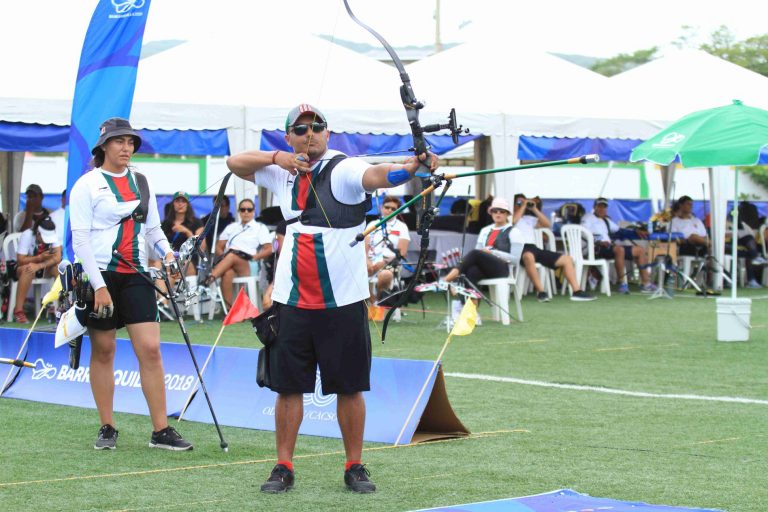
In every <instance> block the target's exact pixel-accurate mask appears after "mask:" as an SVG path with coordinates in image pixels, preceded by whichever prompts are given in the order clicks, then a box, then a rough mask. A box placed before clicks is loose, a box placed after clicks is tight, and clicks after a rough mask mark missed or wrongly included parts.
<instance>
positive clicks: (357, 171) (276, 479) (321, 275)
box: [227, 104, 437, 493]
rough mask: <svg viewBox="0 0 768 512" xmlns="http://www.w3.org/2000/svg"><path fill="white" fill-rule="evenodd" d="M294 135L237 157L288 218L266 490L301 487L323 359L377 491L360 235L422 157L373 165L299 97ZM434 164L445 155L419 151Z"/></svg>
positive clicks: (288, 126) (233, 162)
mask: <svg viewBox="0 0 768 512" xmlns="http://www.w3.org/2000/svg"><path fill="white" fill-rule="evenodd" d="M285 132H286V134H285V140H286V142H287V143H288V145H289V146H290V147H291V148H292V149H293V152H285V151H257V150H253V151H245V152H243V153H239V154H237V155H234V156H232V157H230V158H229V159H228V160H227V165H228V167H229V168H230V170H232V172H233V173H235V174H236V175H238V176H240V177H241V178H244V179H247V180H251V181H253V182H254V183H256V184H257V185H259V186H262V187H265V188H267V189H268V190H270V191H271V192H272V193H273V194H274V195H275V198H276V199H277V202H278V204H279V205H280V209H281V211H282V213H283V217H284V218H285V219H287V222H288V224H287V227H286V234H285V239H284V246H283V248H282V251H281V252H282V257H281V258H280V259H279V260H278V263H277V269H276V271H275V283H274V289H273V292H272V300H273V303H274V304H275V305H276V306H277V308H278V313H277V315H278V325H279V331H278V334H277V339H276V341H275V342H274V343H273V344H271V345H270V346H269V350H268V352H269V356H268V361H269V368H270V372H271V375H270V378H271V382H270V383H269V387H270V389H272V391H275V392H276V393H277V394H278V397H277V401H276V404H275V441H276V447H277V464H276V465H275V467H274V468H273V470H272V473H271V475H270V477H269V479H268V480H267V481H266V482H265V483H264V484H263V485H262V486H261V490H262V491H263V492H268V493H279V492H284V491H287V490H289V489H290V488H291V487H293V483H294V473H293V453H294V447H295V445H296V438H297V435H298V431H299V426H300V425H301V421H302V419H303V396H302V395H303V393H311V392H314V390H315V378H316V377H315V375H316V371H317V368H318V367H319V369H320V376H321V382H322V389H323V394H326V395H327V394H332V393H335V394H336V395H337V415H338V421H339V427H340V429H341V435H342V438H343V440H344V451H345V453H346V465H345V471H344V482H345V484H346V486H347V488H348V489H350V490H352V491H354V492H359V493H369V492H374V491H375V490H376V486H375V485H374V484H373V482H371V481H370V480H369V478H368V476H369V472H368V470H367V468H366V467H365V466H364V465H363V464H362V461H361V459H362V446H363V429H364V425H365V401H364V399H363V394H362V392H363V391H368V390H369V389H370V369H371V338H370V333H369V331H368V321H367V308H366V305H365V299H366V298H367V297H368V283H367V277H368V272H367V268H366V267H367V264H366V255H365V249H364V247H363V245H360V244H357V245H355V246H354V247H350V241H352V240H353V239H354V238H355V236H356V235H357V234H358V233H360V232H361V231H362V229H363V228H364V226H365V213H366V212H367V211H368V210H369V209H370V207H371V201H370V194H371V192H373V191H374V190H376V189H379V188H389V187H394V186H397V185H400V184H403V183H405V182H407V181H408V180H410V179H411V178H412V177H413V175H414V173H415V172H416V171H417V169H418V167H419V161H418V160H417V159H416V158H409V159H407V160H406V161H405V163H403V164H393V163H380V164H376V165H369V164H368V163H366V162H365V161H363V160H361V159H359V158H352V157H347V156H345V155H344V154H342V153H340V152H338V151H334V150H329V149H328V140H329V138H330V132H329V131H328V124H327V121H326V117H325V116H324V115H323V114H322V113H321V112H320V111H319V110H318V109H316V108H315V107H313V106H311V105H307V104H303V105H299V106H297V107H296V108H294V109H293V110H291V111H290V112H289V113H288V117H287V118H286V121H285ZM419 159H420V160H421V161H423V162H424V163H425V164H428V165H429V167H430V170H432V171H434V170H435V169H436V168H437V158H435V157H434V155H431V154H426V153H425V154H422V155H419Z"/></svg>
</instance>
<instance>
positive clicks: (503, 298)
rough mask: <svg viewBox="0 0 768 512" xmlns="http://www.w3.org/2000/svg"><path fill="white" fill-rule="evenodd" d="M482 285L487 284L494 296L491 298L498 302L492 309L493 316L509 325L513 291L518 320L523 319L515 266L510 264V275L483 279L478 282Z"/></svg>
mask: <svg viewBox="0 0 768 512" xmlns="http://www.w3.org/2000/svg"><path fill="white" fill-rule="evenodd" d="M477 284H478V285H481V286H487V287H488V289H489V293H490V295H491V297H492V299H491V300H493V302H495V303H496V304H498V306H493V308H492V310H491V315H492V318H493V319H494V320H495V321H497V322H498V321H499V320H501V323H502V324H503V325H509V314H508V312H509V310H508V309H507V306H508V305H509V295H510V292H511V293H512V299H513V300H514V302H515V309H516V310H517V320H518V321H519V322H522V321H523V308H522V306H521V305H520V295H519V294H518V293H517V291H516V288H517V276H516V275H515V266H514V265H510V266H509V275H508V276H507V277H496V278H493V279H483V280H482V281H479V282H478V283H477ZM501 308H504V309H507V312H504V311H502V310H501Z"/></svg>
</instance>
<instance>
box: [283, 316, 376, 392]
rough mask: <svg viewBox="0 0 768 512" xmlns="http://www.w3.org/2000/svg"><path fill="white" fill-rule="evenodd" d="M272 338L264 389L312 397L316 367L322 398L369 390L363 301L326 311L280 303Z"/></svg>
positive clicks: (368, 347)
mask: <svg viewBox="0 0 768 512" xmlns="http://www.w3.org/2000/svg"><path fill="white" fill-rule="evenodd" d="M279 320H280V323H279V325H280V327H279V331H278V334H277V340H276V341H275V342H274V343H273V344H272V345H270V346H269V371H270V378H271V382H270V385H269V387H270V389H271V390H272V391H275V392H277V393H313V392H314V391H315V381H316V378H317V368H318V366H319V368H320V378H321V382H322V386H323V389H322V391H323V394H325V395H328V394H331V393H340V394H350V393H357V392H360V391H369V390H370V389H371V383H370V374H371V335H370V332H369V330H368V312H367V309H366V307H365V303H364V302H362V301H360V302H355V303H353V304H349V305H347V306H341V307H338V308H330V309H301V308H296V307H293V306H286V305H283V304H281V305H280V316H279Z"/></svg>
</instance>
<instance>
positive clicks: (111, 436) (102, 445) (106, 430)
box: [93, 424, 118, 450]
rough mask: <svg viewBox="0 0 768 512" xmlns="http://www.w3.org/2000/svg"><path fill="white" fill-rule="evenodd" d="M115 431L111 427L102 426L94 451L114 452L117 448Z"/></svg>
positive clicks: (94, 444)
mask: <svg viewBox="0 0 768 512" xmlns="http://www.w3.org/2000/svg"><path fill="white" fill-rule="evenodd" d="M117 434H118V432H117V430H115V427H113V426H112V425H109V424H107V425H102V426H101V428H100V429H99V435H98V436H97V437H96V442H95V443H93V448H94V449H96V450H114V449H115V448H117Z"/></svg>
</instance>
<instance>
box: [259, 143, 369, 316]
mask: <svg viewBox="0 0 768 512" xmlns="http://www.w3.org/2000/svg"><path fill="white" fill-rule="evenodd" d="M337 154H339V152H338V151H333V150H329V151H328V152H326V154H325V155H323V157H322V159H323V161H320V162H318V163H317V164H316V165H315V166H314V167H313V172H312V176H313V177H316V176H318V175H319V174H320V173H322V172H323V169H324V168H325V165H326V164H327V163H328V160H329V159H330V158H332V157H333V156H335V155H337ZM368 167H369V164H368V163H366V162H365V161H363V160H361V159H359V158H346V159H344V160H343V161H341V162H340V163H339V164H338V165H337V166H336V168H335V169H334V171H333V174H332V176H331V178H332V179H331V190H332V192H333V195H334V197H336V199H337V200H339V201H341V202H343V203H346V204H358V203H360V202H362V201H363V200H364V199H365V193H366V191H365V190H364V189H363V173H364V172H365V170H366V169H367V168H368ZM254 179H255V182H256V184H257V185H259V186H262V187H265V188H267V189H268V190H270V191H271V192H272V193H273V194H274V195H275V198H276V200H277V203H278V204H279V205H280V209H281V211H282V213H283V217H284V218H286V219H293V218H295V217H298V216H299V215H300V214H301V212H302V210H303V208H304V206H305V205H306V202H307V198H308V197H309V195H310V194H313V191H312V185H311V184H310V182H309V179H310V176H309V175H307V176H291V174H290V173H288V171H286V170H285V169H282V168H281V167H279V166H277V165H268V166H266V167H264V168H263V169H259V170H257V171H256V174H255V175H254ZM330 206H331V205H323V207H325V208H329V207H330ZM364 224H365V223H364V222H361V223H360V225H359V226H355V227H351V228H325V227H315V226H304V225H303V224H301V223H300V222H294V223H292V224H289V225H288V226H287V228H286V233H285V238H284V241H283V247H282V249H281V252H280V258H279V259H278V263H277V269H276V271H275V285H274V291H273V292H272V299H273V300H274V301H276V302H279V303H281V304H288V305H291V306H296V307H299V308H303V309H328V308H335V307H341V306H346V305H348V304H352V303H354V302H359V301H361V300H365V299H366V298H367V297H368V282H367V281H368V271H367V266H366V259H365V248H364V245H363V244H357V245H356V246H355V247H350V246H349V243H350V242H351V241H352V240H354V238H355V235H357V234H358V233H360V232H361V231H362V230H363V228H364Z"/></svg>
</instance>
